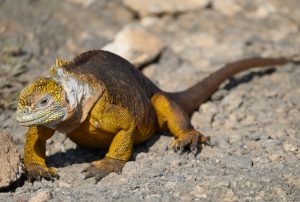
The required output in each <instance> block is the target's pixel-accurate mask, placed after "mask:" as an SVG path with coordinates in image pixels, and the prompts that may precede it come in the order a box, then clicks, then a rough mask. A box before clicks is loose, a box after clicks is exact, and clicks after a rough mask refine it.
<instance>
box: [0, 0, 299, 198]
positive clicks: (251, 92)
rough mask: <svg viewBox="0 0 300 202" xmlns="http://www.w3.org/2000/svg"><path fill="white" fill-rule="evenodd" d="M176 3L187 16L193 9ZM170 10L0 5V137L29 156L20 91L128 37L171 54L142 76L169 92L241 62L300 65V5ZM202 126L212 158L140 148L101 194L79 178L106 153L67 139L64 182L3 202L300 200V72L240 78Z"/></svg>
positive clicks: (216, 1)
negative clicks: (285, 60) (282, 60)
mask: <svg viewBox="0 0 300 202" xmlns="http://www.w3.org/2000/svg"><path fill="white" fill-rule="evenodd" d="M174 1H175V3H176V5H178V6H177V7H178V8H181V7H180V6H181V4H184V2H185V1H180V0H174ZM157 2H159V1H157ZM166 2H169V4H167V6H166V7H164V6H165V5H160V4H157V5H156V7H155V6H154V7H153V8H155V9H156V10H155V9H154V10H155V11H157V10H158V11H159V12H153V13H151V12H150V13H149V12H148V13H147V12H146V11H144V10H143V12H140V11H139V10H135V8H136V5H135V3H136V1H129V0H124V1H121V0H106V1H105V0H102V1H95V0H88V1H81V0H65V1H58V0H52V1H46V0H40V1H38V0H23V1H17V0H0V123H1V125H0V130H2V131H3V132H7V133H9V134H11V135H12V136H13V138H14V140H15V142H16V143H17V144H18V146H19V149H20V152H21V153H23V147H24V140H25V139H24V138H25V137H24V133H25V131H26V128H23V127H20V126H18V124H17V123H16V121H15V117H14V113H15V110H16V106H17V99H18V95H19V93H20V91H21V89H22V88H24V87H25V86H26V85H27V84H28V83H30V82H32V81H33V80H34V79H36V78H38V77H39V76H41V75H45V74H46V73H47V71H48V68H49V67H50V66H52V65H53V64H54V61H55V58H58V57H64V58H67V59H72V58H73V57H74V56H76V55H77V54H79V53H81V52H84V51H86V50H90V49H101V48H102V47H103V46H105V45H106V44H108V43H110V42H111V41H113V40H114V39H115V37H116V35H117V34H118V33H119V32H120V31H121V30H122V29H124V28H126V27H128V26H139V27H141V28H142V29H144V30H146V31H148V32H151V33H152V34H154V35H156V36H157V37H159V38H160V39H161V41H162V42H161V43H162V44H163V46H164V49H163V50H162V52H161V53H160V55H159V57H158V58H156V59H155V60H153V61H151V62H149V63H148V64H146V65H144V66H143V67H142V70H141V71H143V72H144V74H146V75H147V76H148V77H150V79H151V80H152V81H153V82H155V84H157V85H158V86H159V87H160V88H162V89H163V90H168V91H176V90H183V89H186V88H187V87H188V86H191V85H192V84H194V83H195V82H197V81H198V80H200V79H201V78H203V77H205V76H206V75H208V74H209V73H211V72H213V71H215V70H216V69H218V68H220V67H221V66H222V65H223V64H225V63H228V62H232V61H235V60H239V59H242V58H249V57H253V56H269V57H277V56H287V57H289V56H294V55H298V56H299V55H300V12H299V9H300V1H299V0H285V1H282V0H251V1H250V0H245V1H238V0H228V1H223V0H207V1H205V0H203V1H201V2H203V4H202V5H201V6H199V7H197V8H194V7H192V8H186V9H182V10H176V9H177V7H176V6H173V7H171V6H170V5H173V4H174V2H173V3H172V0H168V1H166ZM160 6H161V7H160ZM168 6H170V7H171V8H169V7H168ZM174 7H175V10H174ZM144 8H147V4H145V5H144V7H143V9H144ZM151 8H152V7H151ZM160 9H161V10H160ZM150 10H151V9H150ZM145 40H146V39H145ZM191 119H192V124H193V125H194V127H196V128H197V129H199V130H200V131H201V132H203V133H204V134H205V135H209V136H211V137H212V145H213V147H207V146H206V147H203V148H202V150H201V152H200V154H199V155H198V156H196V157H194V156H193V155H192V154H190V153H188V152H187V153H183V154H182V155H178V154H176V153H174V152H173V150H172V149H171V148H170V142H171V141H172V137H171V136H170V135H168V134H157V135H155V136H154V137H153V138H152V139H151V140H150V141H148V142H147V143H144V144H143V145H140V146H137V147H136V148H135V152H134V156H133V160H132V161H130V162H128V163H127V164H126V165H125V167H124V169H123V172H122V173H121V174H116V173H112V174H110V175H108V176H106V177H105V178H104V179H102V180H101V181H100V182H98V183H96V184H95V182H94V179H92V178H91V179H87V180H83V179H82V174H81V173H80V171H81V170H82V169H84V168H85V167H86V166H87V165H88V163H89V162H91V161H93V160H97V159H100V158H102V157H103V155H104V154H105V151H98V150H89V149H85V148H78V147H77V146H76V145H75V144H74V143H72V142H71V141H70V140H69V139H68V138H66V137H65V136H64V135H62V134H56V135H55V136H54V137H53V138H52V139H51V140H50V141H48V143H47V144H48V145H47V163H48V165H50V166H55V167H57V168H58V169H59V175H60V179H59V180H56V181H54V182H50V181H46V180H42V181H41V182H34V183H33V184H31V183H29V182H27V181H25V182H24V183H23V184H22V185H21V186H19V187H17V188H16V189H14V190H11V191H8V192H3V193H0V201H28V200H30V201H144V200H146V201H192V200H199V201H300V169H299V168H300V152H299V151H300V66H299V65H294V64H287V65H284V66H283V67H271V68H269V69H265V70H251V71H247V72H244V73H241V74H238V75H237V76H235V77H234V78H232V79H230V80H229V81H227V82H225V83H224V84H223V85H222V86H221V88H220V89H219V90H218V91H217V92H216V93H215V94H214V95H213V96H212V98H211V99H210V100H209V101H207V102H206V103H204V104H203V105H201V106H200V107H199V110H197V111H195V112H194V113H193V115H192V117H191Z"/></svg>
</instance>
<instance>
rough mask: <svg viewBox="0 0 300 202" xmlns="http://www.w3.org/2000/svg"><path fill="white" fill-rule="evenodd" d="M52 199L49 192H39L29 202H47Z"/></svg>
mask: <svg viewBox="0 0 300 202" xmlns="http://www.w3.org/2000/svg"><path fill="white" fill-rule="evenodd" d="M50 198H51V193H50V192H49V191H41V192H38V193H37V194H36V195H35V196H33V197H31V198H30V199H29V201H28V202H46V201H49V199H50Z"/></svg>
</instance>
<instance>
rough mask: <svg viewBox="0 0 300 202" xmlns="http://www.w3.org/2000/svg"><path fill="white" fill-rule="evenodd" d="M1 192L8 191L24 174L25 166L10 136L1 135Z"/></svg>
mask: <svg viewBox="0 0 300 202" xmlns="http://www.w3.org/2000/svg"><path fill="white" fill-rule="evenodd" d="M0 145H1V147H0V162H1V167H0V191H1V189H8V188H9V187H10V186H11V185H12V184H13V183H14V182H16V181H17V180H19V179H20V178H21V177H22V174H23V164H22V163H21V159H20V154H19V151H18V148H17V146H16V144H15V143H14V142H13V139H12V137H11V136H10V135H8V134H4V133H0Z"/></svg>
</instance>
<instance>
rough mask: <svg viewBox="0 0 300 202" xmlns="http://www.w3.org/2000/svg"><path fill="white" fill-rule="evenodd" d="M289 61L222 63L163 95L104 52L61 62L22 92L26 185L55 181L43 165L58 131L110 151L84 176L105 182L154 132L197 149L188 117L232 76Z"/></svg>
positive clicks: (19, 116) (179, 146) (198, 139)
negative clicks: (197, 79)
mask: <svg viewBox="0 0 300 202" xmlns="http://www.w3.org/2000/svg"><path fill="white" fill-rule="evenodd" d="M288 62H292V61H290V60H288V59H284V58H252V59H246V60H241V61H238V62H234V63H231V64H228V65H225V66H224V67H223V68H221V69H219V70H217V71H216V72H214V73H212V74H211V75H209V76H207V77H206V78H204V79H203V80H202V81H200V82H198V83H196V84H195V85H194V86H192V87H191V88H189V89H187V90H185V91H181V92H175V93H169V92H164V91H162V90H160V89H159V88H158V87H157V86H155V84H153V83H152V82H151V81H150V80H149V79H148V78H147V77H146V76H144V75H143V74H142V73H141V72H140V71H138V70H137V69H136V68H135V67H134V66H133V65H132V64H131V63H129V62H128V61H126V60H125V59H123V58H121V57H119V56H117V55H115V54H113V53H110V52H107V51H101V50H92V51H88V52H85V53H82V54H80V55H79V56H77V57H75V59H74V60H72V61H66V60H62V59H58V60H56V64H55V66H53V67H51V68H50V75H49V76H47V77H41V78H39V79H38V80H36V81H34V82H33V83H32V84H31V85H29V86H28V87H26V88H24V89H23V90H22V92H21V94H20V97H19V101H18V108H17V112H16V120H17V122H18V123H19V124H20V125H22V126H26V127H29V130H28V132H27V134H26V143H25V149H24V164H25V168H26V170H27V175H28V179H29V180H31V181H32V180H40V179H41V178H46V179H52V178H53V177H56V176H58V175H57V170H56V169H55V168H52V167H47V165H46V162H45V156H46V154H45V151H46V140H47V139H49V138H51V137H52V136H53V134H54V132H55V131H58V132H60V133H63V134H66V135H67V136H68V137H69V138H70V139H71V140H72V141H73V142H75V143H76V144H78V145H82V146H86V147H92V148H109V149H108V152H107V154H106V156H105V158H103V159H102V160H97V161H94V162H92V163H91V164H90V166H89V167H87V168H86V169H84V170H83V173H84V176H85V178H89V177H95V178H96V180H100V179H101V178H103V177H104V176H106V175H107V174H109V173H111V172H120V171H121V170H122V168H123V166H124V164H125V163H126V162H127V161H128V160H130V158H131V156H132V153H133V146H134V145H135V144H139V143H142V142H144V141H146V140H147V139H149V138H150V137H151V136H152V135H153V134H154V133H155V132H157V131H164V130H168V131H169V132H170V133H171V134H172V135H173V136H174V137H175V139H174V141H173V142H172V148H173V149H174V151H175V152H178V151H180V152H182V151H183V149H184V148H185V147H189V149H190V150H191V152H193V153H195V152H196V151H197V146H198V144H199V143H200V144H201V143H208V142H209V140H210V137H206V136H204V135H203V134H201V133H200V132H199V131H197V130H195V129H194V128H193V126H192V125H191V123H190V120H189V114H191V113H192V112H193V111H194V110H196V109H197V108H198V107H199V105H200V104H201V103H203V102H204V101H206V100H207V99H209V97H210V96H211V95H212V94H213V93H214V92H215V91H216V90H217V89H218V87H219V85H220V84H221V83H222V82H224V81H225V80H226V79H228V78H230V77H232V76H233V75H234V74H236V73H238V72H240V71H243V70H247V69H250V68H253V67H264V66H273V65H283V64H286V63H288Z"/></svg>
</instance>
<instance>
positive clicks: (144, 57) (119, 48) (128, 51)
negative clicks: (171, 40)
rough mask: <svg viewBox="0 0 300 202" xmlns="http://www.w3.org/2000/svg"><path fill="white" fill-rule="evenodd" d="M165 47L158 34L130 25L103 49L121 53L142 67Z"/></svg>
mask: <svg viewBox="0 0 300 202" xmlns="http://www.w3.org/2000/svg"><path fill="white" fill-rule="evenodd" d="M163 48H164V44H163V43H162V41H161V40H160V38H158V37H157V36H156V35H154V34H152V33H150V32H148V31H146V30H145V29H143V28H141V27H134V26H129V27H126V28H125V29H123V30H122V31H120V32H119V33H118V34H117V36H116V38H115V40H114V41H113V42H112V43H109V44H107V45H105V46H104V47H103V48H102V49H103V50H107V51H110V52H113V53H115V54H117V55H120V56H121V57H124V58H125V59H127V60H128V61H130V62H131V63H132V64H134V65H135V66H137V67H140V66H142V65H144V64H147V63H149V62H151V61H152V60H153V59H155V58H156V57H157V56H158V55H159V54H160V52H161V51H162V49H163Z"/></svg>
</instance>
